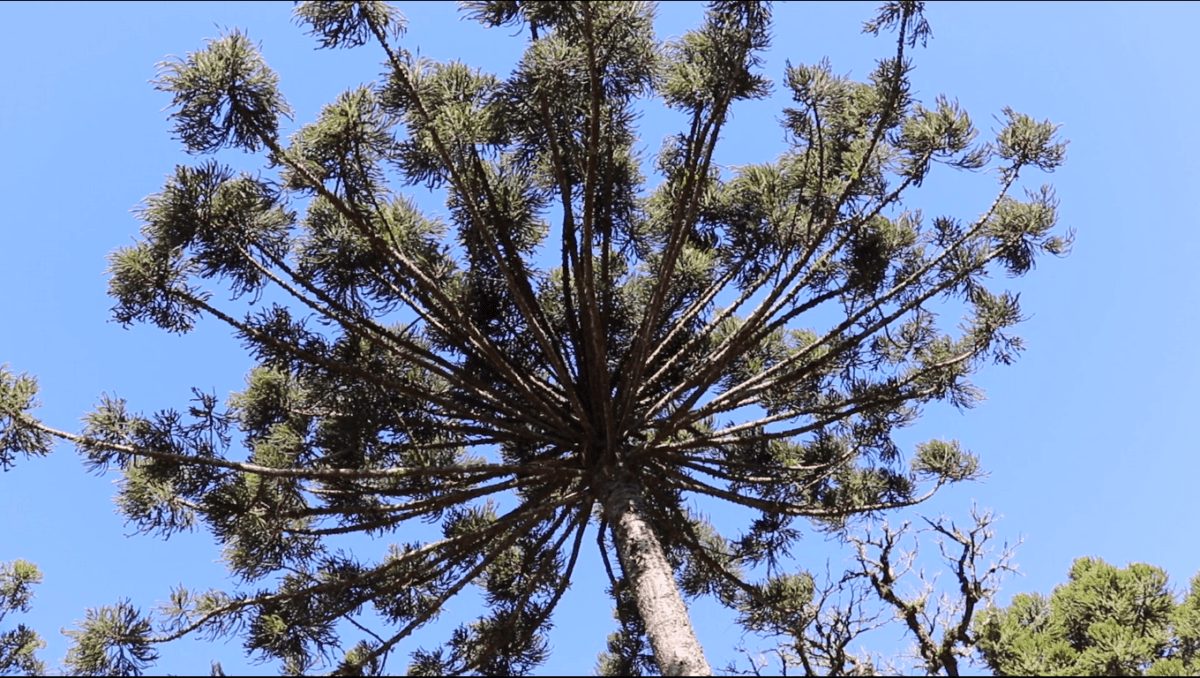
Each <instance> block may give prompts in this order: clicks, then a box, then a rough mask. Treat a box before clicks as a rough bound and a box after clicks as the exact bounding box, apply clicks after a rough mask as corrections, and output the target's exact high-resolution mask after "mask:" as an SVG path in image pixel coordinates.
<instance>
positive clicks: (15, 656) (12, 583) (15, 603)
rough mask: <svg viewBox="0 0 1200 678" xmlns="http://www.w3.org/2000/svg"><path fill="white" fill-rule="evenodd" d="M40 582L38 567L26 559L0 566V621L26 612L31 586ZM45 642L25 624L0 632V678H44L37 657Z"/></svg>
mask: <svg viewBox="0 0 1200 678" xmlns="http://www.w3.org/2000/svg"><path fill="white" fill-rule="evenodd" d="M40 583H42V573H41V571H39V570H38V568H37V565H34V564H33V563H31V562H29V561H27V560H14V561H12V562H8V563H3V564H0V621H4V618H5V617H7V616H8V614H9V613H10V612H17V611H20V612H28V611H29V608H30V602H31V601H32V600H33V597H34V596H33V589H32V587H33V585H34V584H40ZM44 647H46V641H44V640H42V638H41V637H40V636H39V635H38V634H37V631H34V630H33V629H30V628H29V627H27V626H25V625H24V624H18V625H17V628H15V629H12V630H11V631H4V632H0V676H12V675H26V676H29V675H39V674H40V675H44V674H45V673H46V664H45V663H44V662H43V661H41V660H40V659H38V658H37V651H38V650H40V649H42V648H44Z"/></svg>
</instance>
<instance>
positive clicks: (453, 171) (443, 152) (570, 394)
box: [368, 17, 587, 426]
mask: <svg viewBox="0 0 1200 678" xmlns="http://www.w3.org/2000/svg"><path fill="white" fill-rule="evenodd" d="M368 23H369V24H370V27H371V31H372V32H373V33H374V34H375V38H376V39H377V40H378V42H379V44H380V46H381V47H382V48H383V50H384V51H385V52H386V53H387V56H388V61H389V62H390V63H391V65H392V69H393V72H394V73H395V76H396V78H397V79H399V80H400V81H402V82H403V83H404V86H405V87H406V88H407V89H408V91H409V94H410V95H411V98H412V101H413V103H414V106H415V108H416V110H417V112H418V113H419V114H420V115H421V117H422V118H423V119H424V120H425V122H426V124H427V125H429V130H428V131H429V135H430V138H431V139H432V141H433V143H434V145H435V146H436V147H437V150H438V154H439V155H440V156H441V158H442V162H443V164H444V165H445V168H446V170H447V171H448V172H449V173H450V178H451V181H452V182H453V183H454V185H455V187H456V188H457V190H458V192H459V194H460V195H461V196H462V199H463V201H464V202H465V203H466V204H467V208H468V209H469V210H470V212H471V217H472V222H473V223H474V225H475V228H476V230H477V231H478V233H479V236H480V238H481V239H482V240H483V241H484V243H485V244H486V245H487V247H488V249H489V251H490V252H491V254H492V257H493V258H494V260H495V262H496V265H497V266H498V267H499V268H500V271H501V273H502V274H503V275H504V278H505V283H506V284H507V285H508V288H509V291H511V292H512V295H513V299H514V301H515V302H516V304H517V307H518V309H519V310H520V312H521V315H522V316H523V317H524V318H525V321H526V323H527V324H528V327H529V329H530V331H531V332H532V333H533V335H534V337H535V339H536V341H537V342H538V344H539V346H540V347H541V349H542V352H543V354H544V355H545V356H546V358H547V360H548V361H549V362H550V364H551V366H552V367H553V368H554V370H555V372H556V374H557V376H558V379H559V383H561V384H562V386H563V389H564V391H565V393H566V395H567V399H568V401H569V402H570V403H571V405H572V408H573V409H574V410H575V414H576V417H578V418H579V420H580V422H586V421H587V416H586V414H585V410H584V408H583V406H582V404H581V403H580V402H579V398H578V395H577V394H576V393H575V389H574V386H573V382H572V380H571V378H570V373H569V372H568V371H567V369H566V365H565V364H564V363H563V360H562V356H561V355H560V354H559V353H558V352H557V351H556V350H555V349H554V347H553V346H552V345H551V342H550V340H549V339H548V338H547V332H546V327H547V326H548V323H547V322H546V319H545V318H544V317H543V316H542V314H541V313H540V312H535V311H540V307H539V306H538V305H537V300H536V299H535V298H533V295H532V294H531V293H530V292H529V288H528V284H526V285H524V286H522V285H520V284H518V281H517V279H516V277H515V276H514V272H513V271H512V269H511V267H510V266H509V265H508V263H507V261H506V257H504V256H503V255H502V254H501V252H500V250H499V247H498V246H497V244H496V240H495V237H494V234H492V233H491V231H490V230H489V229H488V228H487V223H486V222H485V220H484V219H483V215H482V213H481V211H480V209H479V206H478V205H477V204H476V201H475V198H474V196H473V194H472V193H471V191H470V190H469V189H468V186H467V184H466V182H465V181H464V180H463V178H462V177H461V176H460V175H459V171H458V167H457V164H456V163H455V162H454V161H453V159H452V158H451V157H450V153H449V151H447V149H446V146H445V143H444V142H443V141H442V138H441V135H440V134H438V132H437V129H435V126H433V125H432V124H429V123H431V122H432V120H433V118H432V116H431V115H430V113H429V111H428V110H427V109H426V107H425V105H424V104H423V103H422V102H421V100H420V97H419V96H418V92H417V88H416V87H415V86H414V84H413V83H412V81H411V80H410V79H409V77H408V71H407V69H406V68H405V67H404V64H403V63H402V62H401V60H400V57H399V55H397V54H396V52H395V50H393V49H392V47H391V45H390V44H388V41H387V36H385V35H384V32H383V28H382V27H380V26H379V25H378V24H377V23H376V22H375V21H374V20H372V19H371V18H369V17H368ZM476 331H477V330H476ZM488 346H489V348H490V342H489V343H488ZM584 426H586V424H584Z"/></svg>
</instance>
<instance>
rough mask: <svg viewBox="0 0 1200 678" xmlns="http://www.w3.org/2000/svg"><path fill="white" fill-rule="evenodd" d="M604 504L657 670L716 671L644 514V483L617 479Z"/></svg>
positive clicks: (680, 672)
mask: <svg viewBox="0 0 1200 678" xmlns="http://www.w3.org/2000/svg"><path fill="white" fill-rule="evenodd" d="M604 510H605V515H606V517H607V518H608V523H609V525H611V526H612V531H613V538H614V539H613V541H614V542H615V545H616V548H617V556H618V558H620V562H621V569H622V570H623V571H624V573H625V580H626V582H627V583H628V584H629V586H630V587H632V589H633V597H634V600H635V601H637V608H638V612H639V613H641V615H642V621H643V622H644V623H645V625H646V635H647V636H649V638H650V645H651V647H652V648H653V649H654V658H655V660H656V661H657V662H658V667H659V670H660V671H662V674H663V675H664V676H710V675H712V669H711V668H709V666H708V661H707V660H706V659H705V658H704V650H703V649H702V648H701V647H700V641H699V640H697V639H696V632H695V631H694V630H693V629H692V622H691V619H690V618H689V617H688V611H687V606H686V605H685V604H684V602H683V598H681V597H680V596H679V589H678V588H677V587H676V586H675V575H674V573H673V571H672V570H671V564H670V563H668V562H667V557H666V554H665V553H664V552H663V548H662V544H660V543H659V541H658V538H657V537H656V536H655V535H654V532H653V530H651V529H650V526H649V525H647V524H646V521H645V519H644V518H643V517H642V516H643V514H644V510H645V509H644V506H643V503H642V494H641V491H640V489H639V488H638V487H637V486H636V485H635V484H633V483H631V482H619V483H614V485H613V486H612V488H611V490H610V491H609V493H608V498H607V501H605V502H604Z"/></svg>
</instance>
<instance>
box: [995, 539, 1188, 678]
mask: <svg viewBox="0 0 1200 678" xmlns="http://www.w3.org/2000/svg"><path fill="white" fill-rule="evenodd" d="M1068 577H1069V581H1068V582H1067V583H1066V584H1062V585H1060V586H1058V587H1056V588H1055V589H1054V592H1053V593H1052V594H1051V595H1050V596H1049V597H1045V596H1042V595H1040V594H1036V593H1034V594H1024V593H1022V594H1018V595H1016V596H1014V597H1013V600H1012V602H1011V603H1010V604H1009V606H1008V607H994V608H991V609H989V610H987V611H986V612H984V613H983V614H982V615H981V616H980V617H979V619H978V620H977V622H976V634H977V637H978V650H979V653H980V655H981V656H982V658H983V660H984V661H985V662H986V663H987V665H988V667H990V668H991V669H992V671H994V672H995V673H996V675H1002V676H1011V675H1033V676H1045V675H1075V676H1091V675H1109V676H1140V675H1157V676H1172V675H1195V674H1196V672H1197V671H1198V670H1200V665H1197V664H1196V647H1197V644H1196V640H1197V635H1196V629H1197V626H1196V619H1197V614H1196V610H1197V609H1200V607H1198V606H1200V588H1198V586H1197V584H1200V575H1197V577H1195V578H1193V580H1192V587H1191V590H1190V592H1188V594H1187V595H1186V597H1184V598H1183V600H1182V601H1179V600H1177V599H1176V598H1175V596H1174V595H1173V594H1172V593H1171V591H1170V590H1169V589H1168V588H1167V575H1166V573H1165V572H1163V571H1162V570H1160V569H1159V568H1157V567H1153V566H1151V565H1146V564H1143V563H1133V564H1131V565H1129V566H1128V567H1126V568H1117V567H1114V566H1112V565H1109V564H1108V563H1106V562H1104V561H1103V560H1100V559H1093V558H1080V559H1078V560H1076V561H1075V563H1074V565H1072V566H1071V570H1070V572H1069V574H1068Z"/></svg>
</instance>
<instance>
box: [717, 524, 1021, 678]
mask: <svg viewBox="0 0 1200 678" xmlns="http://www.w3.org/2000/svg"><path fill="white" fill-rule="evenodd" d="M971 519H972V524H971V525H970V527H969V528H967V529H963V528H962V527H959V525H957V524H956V523H954V522H953V521H950V520H949V519H947V518H945V517H942V518H938V519H936V520H930V519H928V518H923V519H922V520H923V521H924V522H925V523H926V524H927V526H928V527H926V528H923V529H921V530H918V531H916V532H914V531H913V530H912V529H911V524H910V523H908V522H905V523H903V524H902V525H901V526H900V527H899V528H893V527H891V526H889V525H888V524H887V523H886V522H885V523H883V525H882V526H880V527H879V528H878V529H872V528H871V527H869V526H868V527H867V528H865V529H862V530H857V531H854V532H851V533H849V534H847V535H846V539H847V541H848V542H849V543H850V545H851V546H852V547H853V548H854V550H855V553H856V556H855V558H854V564H853V565H852V566H851V567H850V568H848V569H847V570H845V572H844V573H843V574H842V575H841V577H840V578H833V577H831V576H829V574H828V573H827V574H826V576H825V584H824V585H822V586H821V587H819V588H818V587H817V586H816V583H815V579H814V577H812V576H811V575H805V576H804V577H802V578H797V579H796V582H797V588H798V589H799V590H800V591H801V593H800V596H802V597H804V598H805V599H806V600H805V602H804V605H803V607H801V608H799V609H798V610H797V611H796V613H794V614H793V615H790V616H788V615H778V614H766V615H762V622H761V623H760V625H759V626H757V627H755V630H758V631H759V632H764V633H767V634H769V635H772V636H776V637H780V638H781V639H782V642H781V643H780V645H779V646H778V647H775V648H772V649H770V650H768V651H767V652H760V653H757V654H755V653H751V652H749V651H746V650H744V649H743V654H744V655H745V656H746V659H747V662H748V664H749V669H748V670H747V669H742V668H740V667H738V666H737V665H736V664H730V665H729V666H728V667H726V671H727V672H729V673H735V674H742V675H746V674H754V675H762V671H763V670H768V671H770V672H772V673H774V672H776V671H778V672H781V673H783V674H785V675H787V674H788V673H789V672H790V673H798V674H800V675H805V676H818V675H830V676H838V675H860V676H861V675H880V674H882V675H913V674H914V672H916V673H921V674H924V675H930V676H940V675H946V676H958V675H961V674H962V673H963V670H962V664H964V663H966V664H968V665H970V666H972V667H973V668H974V669H975V670H978V668H979V667H980V666H981V662H980V661H979V659H978V657H977V655H976V653H975V649H976V644H977V641H978V639H977V637H976V634H975V630H974V629H973V628H972V627H973V621H974V620H975V619H976V614H977V612H978V611H979V610H980V608H981V607H982V606H983V605H987V604H989V603H990V602H991V601H992V600H993V598H994V596H995V594H996V592H997V591H998V590H999V588H1000V582H1001V580H1002V579H1003V577H1004V576H1005V575H1006V574H1007V573H1011V572H1015V571H1016V566H1015V564H1014V563H1013V557H1014V555H1015V551H1016V546H1017V545H1010V544H1008V543H1007V542H1005V543H1004V544H1003V545H1002V547H1001V549H1000V552H999V553H998V554H996V555H994V556H993V555H992V554H993V550H994V549H993V547H992V546H991V545H990V544H989V542H990V541H992V540H993V539H994V538H995V529H994V527H993V525H994V523H995V522H996V518H995V517H994V515H993V514H992V512H991V511H986V512H979V511H978V510H976V509H972V511H971ZM923 534H927V535H929V536H930V537H932V541H933V542H934V543H935V544H936V546H937V547H938V551H939V555H940V560H941V563H940V564H941V565H942V566H948V568H949V577H948V579H949V585H948V586H946V585H945V584H944V583H943V584H939V582H938V578H939V577H938V575H939V574H940V573H941V571H940V570H939V571H935V573H934V574H926V567H925V564H927V563H926V562H925V561H922V560H919V556H920V550H921V549H920V546H921V543H922V541H929V539H928V538H925V539H923V538H922V535H923ZM928 564H930V565H936V563H928ZM914 568H915V569H914ZM939 589H940V590H939ZM896 622H898V623H899V624H900V625H901V627H902V628H903V629H904V636H905V637H906V638H908V639H909V640H910V641H911V648H910V650H909V651H907V652H899V653H895V654H893V655H890V656H883V655H881V654H880V653H867V652H865V651H863V650H862V641H863V640H865V636H866V634H868V633H870V632H872V631H875V630H876V629H880V628H882V627H884V626H887V625H889V624H891V623H896ZM855 643H858V645H857V646H856V645H855ZM776 666H777V667H778V669H776V668H775V667H776ZM972 672H974V671H972Z"/></svg>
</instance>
